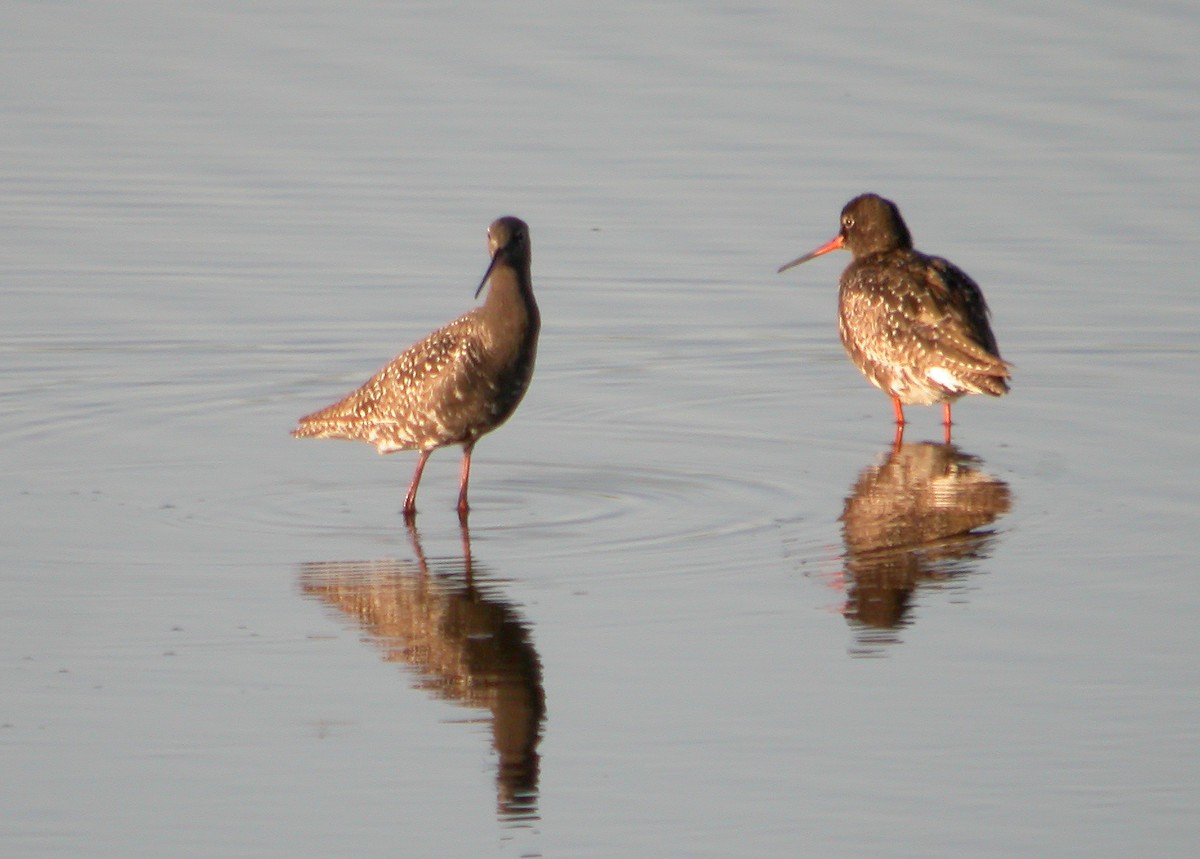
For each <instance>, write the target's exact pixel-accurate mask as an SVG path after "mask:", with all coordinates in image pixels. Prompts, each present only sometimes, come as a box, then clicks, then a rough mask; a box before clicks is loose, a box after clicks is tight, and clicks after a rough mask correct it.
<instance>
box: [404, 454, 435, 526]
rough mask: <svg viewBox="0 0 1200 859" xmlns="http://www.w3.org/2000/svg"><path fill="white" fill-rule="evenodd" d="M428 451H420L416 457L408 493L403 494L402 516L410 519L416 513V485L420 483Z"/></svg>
mask: <svg viewBox="0 0 1200 859" xmlns="http://www.w3.org/2000/svg"><path fill="white" fill-rule="evenodd" d="M429 453H430V452H429V451H427V450H423V451H421V456H420V457H419V458H418V459H417V470H416V471H414V472H413V479H412V483H410V484H409V485H408V494H407V495H405V496H404V518H405V519H412V518H413V517H414V516H416V515H417V487H418V486H420V485H421V473H422V472H423V471H425V463H426V461H428V459H429Z"/></svg>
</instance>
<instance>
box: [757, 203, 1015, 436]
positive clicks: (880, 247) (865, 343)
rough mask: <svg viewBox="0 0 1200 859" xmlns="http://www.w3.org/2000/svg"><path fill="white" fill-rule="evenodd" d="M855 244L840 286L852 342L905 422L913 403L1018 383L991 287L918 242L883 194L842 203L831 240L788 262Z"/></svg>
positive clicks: (845, 336)
mask: <svg viewBox="0 0 1200 859" xmlns="http://www.w3.org/2000/svg"><path fill="white" fill-rule="evenodd" d="M838 248H846V249H848V250H849V251H850V252H851V253H852V254H853V255H854V259H853V261H852V262H851V263H850V265H849V266H847V267H846V270H845V271H844V272H843V273H842V279H841V287H840V289H839V291H838V331H839V333H840V334H841V338H842V345H843V346H845V347H846V352H847V353H848V354H849V355H850V360H851V361H852V362H853V363H854V365H855V366H856V367H858V369H859V370H861V371H862V373H863V375H865V376H866V377H867V379H868V380H869V381H870V382H871V384H873V385H875V387H877V388H879V389H880V390H882V391H883V392H884V393H886V394H887V395H888V396H890V397H891V398H892V404H893V406H894V409H895V414H896V423H897V425H898V426H899V427H903V426H904V409H903V404H916V405H930V404H933V403H942V404H943V422H944V424H945V426H946V435H947V439H949V433H950V424H951V420H950V407H951V405H952V404H953V402H954V401H955V400H957V399H958V398H959V397H961V396H963V395H964V394H988V395H990V396H993V397H999V396H1002V395H1003V394H1006V393H1008V380H1009V377H1010V372H1009V371H1010V368H1009V365H1008V364H1007V363H1006V362H1005V361H1004V360H1003V359H1001V357H1000V350H999V349H998V348H997V346H996V338H995V335H993V334H992V329H991V325H990V324H989V323H988V307H987V302H986V301H984V298H983V292H982V291H981V290H980V289H979V286H978V285H977V284H976V283H975V281H973V280H972V279H971V278H970V277H969V276H968V275H967V274H966V272H964V271H963V270H962V269H960V268H958V267H957V266H955V265H954V264H953V263H951V262H949V261H947V260H944V259H942V258H941V257H934V256H928V255H926V254H923V253H921V252H920V251H917V250H914V249H913V245H912V237H911V235H910V234H909V232H908V227H907V226H905V224H904V219H903V218H901V217H900V210H899V209H898V208H896V204H895V203H893V202H891V201H890V200H885V199H883V198H882V197H880V196H878V195H876V194H863V195H861V196H859V197H855V198H854V199H853V200H851V201H850V202H849V203H847V204H846V206H845V208H843V209H842V219H841V230H840V231H839V233H838V235H837V236H836V237H835V238H834V239H833V240H832V241H830V242H828V243H826V244H824V245H822V246H821V247H819V248H817V249H816V250H814V251H811V252H810V253H807V254H805V255H804V256H802V257H799V258H798V259H795V260H793V261H792V262H790V263H788V264H787V265H784V266H782V267H781V268H780V269H779V270H780V271H781V272H782V271H785V270H787V269H789V268H791V267H792V266H795V265H799V264H800V263H803V262H807V261H808V260H810V259H813V258H814V257H818V256H821V255H822V254H826V253H829V252H830V251H833V250H837V249H838Z"/></svg>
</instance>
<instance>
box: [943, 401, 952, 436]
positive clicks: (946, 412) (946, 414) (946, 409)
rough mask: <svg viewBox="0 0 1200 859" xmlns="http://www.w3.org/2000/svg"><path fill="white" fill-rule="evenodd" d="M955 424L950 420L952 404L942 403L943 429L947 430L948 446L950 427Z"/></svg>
mask: <svg viewBox="0 0 1200 859" xmlns="http://www.w3.org/2000/svg"><path fill="white" fill-rule="evenodd" d="M953 425H954V422H953V421H952V420H950V403H949V401H947V402H944V403H942V429H944V430H945V438H946V444H949V443H950V427H951V426H953Z"/></svg>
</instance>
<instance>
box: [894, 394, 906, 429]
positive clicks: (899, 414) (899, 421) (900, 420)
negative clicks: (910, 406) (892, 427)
mask: <svg viewBox="0 0 1200 859" xmlns="http://www.w3.org/2000/svg"><path fill="white" fill-rule="evenodd" d="M892 408H893V409H895V410H896V426H900V427H902V426H904V406H903V405H901V404H900V398H899V397H892Z"/></svg>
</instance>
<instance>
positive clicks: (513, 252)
mask: <svg viewBox="0 0 1200 859" xmlns="http://www.w3.org/2000/svg"><path fill="white" fill-rule="evenodd" d="M488 247H489V250H490V251H491V255H492V262H491V265H489V266H488V270H487V272H486V273H485V274H484V276H483V281H482V282H481V283H480V285H479V290H477V291H476V295H478V294H479V291H481V290H482V289H483V287H484V285H486V284H488V283H489V282H490V284H491V286H490V288H489V290H488V295H487V299H486V300H485V301H484V303H483V304H482V305H481V306H479V307H476V308H475V309H474V310H471V311H470V312H468V313H466V314H464V315H463V316H460V317H459V318H458V319H456V320H454V321H453V322H451V323H450V324H449V325H446V326H445V327H444V328H440V329H438V330H437V331H435V332H433V333H432V334H430V335H429V336H428V337H426V338H425V339H424V340H422V341H421V342H419V343H416V344H415V345H413V346H411V347H409V348H408V349H407V350H406V351H405V352H403V353H402V354H400V355H398V356H396V357H395V358H394V359H392V360H391V361H390V362H389V363H388V364H387V365H386V366H385V367H384V368H383V369H382V370H380V371H379V372H378V373H376V374H375V375H374V376H372V377H371V378H370V379H369V380H367V382H366V384H364V385H363V386H362V387H361V388H359V389H358V390H356V391H354V392H352V393H351V394H349V395H348V396H347V397H345V398H344V399H342V400H340V401H338V402H336V403H334V404H333V405H331V406H328V407H327V408H324V409H321V410H320V411H317V412H313V413H312V414H311V415H306V416H305V417H303V418H301V419H300V425H299V426H298V427H296V429H295V430H293V431H292V435H294V436H296V437H297V438H344V439H353V440H356V441H365V442H368V443H369V444H373V445H375V447H376V449H377V450H378V451H379V452H380V453H392V452H393V451H397V450H417V451H420V457H419V459H418V460H417V467H416V471H415V472H414V474H413V479H412V483H411V485H410V486H409V490H408V494H407V496H406V497H405V500H404V514H405V516H407V517H411V516H412V515H413V514H414V513H415V512H416V496H417V486H418V485H419V484H420V482H421V473H422V471H423V470H424V468H425V462H426V461H427V460H428V458H429V454H430V453H432V452H433V451H434V450H436V449H437V448H439V447H445V446H447V445H454V444H461V445H462V446H463V461H462V471H461V476H460V481H459V498H458V510H459V513H460V514H464V515H465V514H466V512H467V510H468V509H469V505H468V503H467V485H468V483H469V481H470V472H471V452H472V450H473V448H474V447H475V442H477V441H478V440H479V438H480V436H482V435H484V434H485V433H489V432H491V431H492V430H494V429H495V428H496V427H498V426H500V425H501V424H502V423H504V422H505V421H506V420H508V418H509V417H510V416H511V415H512V413H513V412H514V411H515V410H516V408H517V404H518V403H520V402H521V398H522V397H523V396H525V391H526V389H527V388H528V387H529V380H530V379H531V378H532V376H533V365H534V360H535V358H536V356H537V342H538V332H539V330H540V327H541V317H540V315H539V314H538V307H537V302H536V301H535V300H534V297H533V282H532V279H531V276H530V244H529V227H528V226H527V225H526V224H525V222H524V221H522V220H520V219H519V218H513V217H506V218H500V219H498V220H496V221H494V222H493V223H492V225H491V226H490V227H489V228H488Z"/></svg>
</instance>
